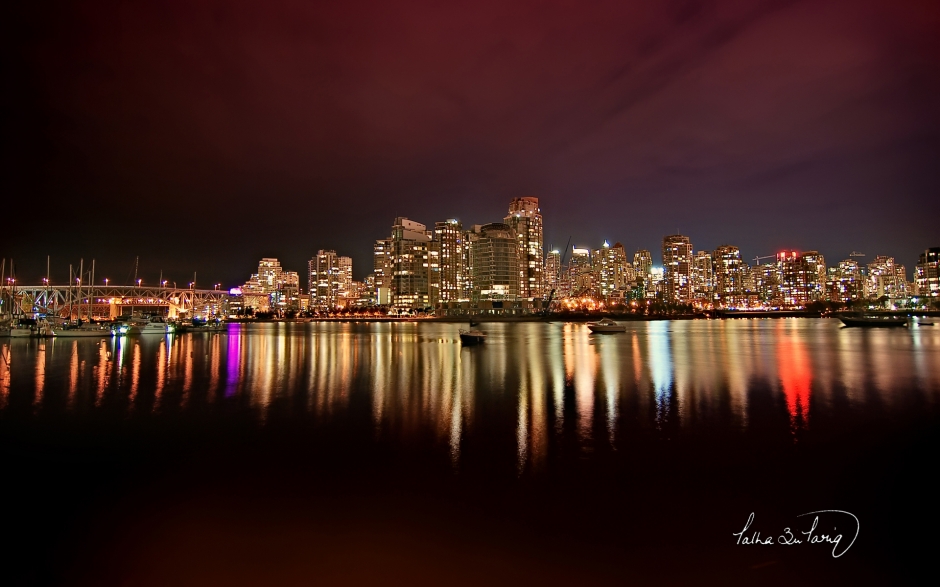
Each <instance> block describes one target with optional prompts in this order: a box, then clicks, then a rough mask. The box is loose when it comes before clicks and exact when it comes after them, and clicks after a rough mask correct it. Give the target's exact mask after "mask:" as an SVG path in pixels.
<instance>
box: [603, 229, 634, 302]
mask: <svg viewBox="0 0 940 587" xmlns="http://www.w3.org/2000/svg"><path fill="white" fill-rule="evenodd" d="M594 266H595V276H596V280H597V286H598V289H599V290H600V294H601V295H602V296H604V297H605V298H606V297H610V296H618V297H623V294H624V292H626V291H628V290H629V289H630V286H631V285H632V284H630V283H629V282H630V277H631V274H632V273H633V268H632V267H631V266H630V264H629V263H627V254H626V252H625V251H624V249H623V245H622V244H620V243H615V244H614V246H610V243H608V242H607V241H604V246H603V247H602V248H600V249H597V250H596V251H594Z"/></svg>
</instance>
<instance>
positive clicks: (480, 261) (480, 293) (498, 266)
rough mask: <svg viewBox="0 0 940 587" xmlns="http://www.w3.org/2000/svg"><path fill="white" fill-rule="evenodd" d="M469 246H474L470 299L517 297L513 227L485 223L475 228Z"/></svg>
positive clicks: (517, 273)
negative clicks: (471, 294)
mask: <svg viewBox="0 0 940 587" xmlns="http://www.w3.org/2000/svg"><path fill="white" fill-rule="evenodd" d="M475 228H476V227H475ZM470 246H471V247H472V249H473V251H472V260H473V268H472V269H473V296H472V299H473V300H509V301H513V300H516V299H518V298H519V284H520V281H519V264H518V259H517V257H516V254H517V252H518V246H517V241H516V233H515V231H513V229H512V228H511V227H510V226H508V225H506V224H502V223H499V222H493V223H490V224H484V225H482V226H479V227H478V232H476V231H475V238H473V239H472V242H471V243H470Z"/></svg>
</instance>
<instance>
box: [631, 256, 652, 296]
mask: <svg viewBox="0 0 940 587" xmlns="http://www.w3.org/2000/svg"><path fill="white" fill-rule="evenodd" d="M652 271H653V255H652V254H651V253H650V252H649V251H647V250H646V249H640V250H639V251H637V252H636V253H634V255H633V274H634V279H635V280H636V282H637V284H638V285H642V286H643V289H644V291H653V282H652Z"/></svg>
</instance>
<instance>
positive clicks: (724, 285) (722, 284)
mask: <svg viewBox="0 0 940 587" xmlns="http://www.w3.org/2000/svg"><path fill="white" fill-rule="evenodd" d="M714 266H715V296H716V298H717V299H718V306H719V307H721V308H743V307H746V306H747V291H748V288H747V284H746V283H745V281H746V278H747V277H748V267H747V263H745V262H744V260H743V259H741V251H740V249H738V247H735V246H733V245H721V246H720V247H718V248H717V249H715V253H714ZM752 287H756V284H755V286H752Z"/></svg>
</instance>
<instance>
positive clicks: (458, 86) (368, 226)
mask: <svg viewBox="0 0 940 587" xmlns="http://www.w3.org/2000/svg"><path fill="white" fill-rule="evenodd" d="M22 4H24V6H20V7H19V8H17V9H16V10H18V11H19V12H18V13H11V14H9V15H8V16H9V18H8V19H6V20H7V22H6V28H7V29H8V31H7V34H6V35H5V37H6V38H5V40H4V43H5V45H6V51H5V54H6V56H7V59H6V60H5V61H6V66H5V69H6V73H7V75H6V78H7V85H6V92H5V93H6V95H5V96H4V101H5V102H6V106H7V107H6V108H5V109H4V119H5V120H4V127H5V128H4V133H3V135H4V138H5V141H4V142H5V143H6V144H7V148H6V149H5V151H6V153H7V155H6V157H5V161H4V168H5V172H4V174H3V176H4V177H3V180H4V183H5V186H4V187H5V189H4V192H5V194H6V195H5V196H4V201H5V202H7V204H5V205H4V207H5V208H6V210H5V211H4V212H3V213H2V214H0V217H2V218H3V219H4V220H3V224H4V228H3V235H2V236H0V239H2V240H0V255H2V256H3V257H5V258H9V257H14V258H15V259H16V261H17V265H18V267H19V269H18V271H19V272H20V273H21V274H22V275H25V276H29V275H33V276H35V277H38V276H41V275H42V274H43V273H44V271H45V259H46V255H51V257H52V263H53V278H54V280H55V278H56V277H57V276H59V274H61V278H63V279H64V278H65V277H66V276H67V267H68V264H69V263H75V264H77V263H78V260H79V259H80V258H84V259H85V260H86V262H87V261H88V260H89V259H91V258H95V259H97V263H98V267H99V272H98V275H100V276H106V275H105V273H108V272H110V273H111V274H112V275H111V279H112V281H114V282H123V281H124V280H125V276H126V275H129V274H130V272H131V271H132V270H133V265H134V259H135V257H136V256H139V257H140V271H141V276H142V277H143V278H144V279H145V281H146V280H153V281H156V279H157V276H158V273H159V271H161V270H162V271H163V273H164V276H165V277H169V278H170V279H174V280H180V281H182V280H184V279H185V280H188V279H189V276H191V275H192V273H193V272H194V271H198V273H199V275H200V281H203V283H205V284H210V283H214V282H223V283H225V284H226V285H236V284H238V283H240V282H242V281H244V280H245V279H247V277H248V275H249V274H250V273H251V272H252V271H254V270H256V266H257V261H258V259H259V258H260V257H262V256H275V257H278V258H280V259H281V261H282V264H283V265H284V266H285V267H286V268H288V269H292V270H296V271H299V272H301V273H303V272H304V271H305V269H306V260H307V259H309V258H310V257H311V256H313V255H314V254H315V253H316V251H317V250H318V249H335V250H337V251H338V252H340V253H341V254H346V255H350V256H352V257H353V261H354V271H355V274H356V277H357V278H362V277H363V276H364V275H365V274H366V273H368V272H369V270H370V268H371V258H372V254H371V252H372V248H371V247H372V242H373V241H374V240H375V239H377V238H382V237H385V236H387V235H388V232H389V228H390V226H391V224H392V221H393V220H394V218H395V217H396V216H406V217H408V218H411V219H413V220H417V221H419V222H424V223H426V224H433V223H434V222H435V221H438V220H444V219H446V218H458V219H460V220H461V221H462V222H463V223H464V225H470V224H476V223H485V222H493V221H498V220H500V219H501V218H502V217H503V216H504V215H505V213H506V210H507V207H508V204H509V201H510V200H511V199H512V198H514V197H518V196H537V197H539V198H540V202H541V206H542V211H543V214H544V218H545V234H546V246H548V245H549V244H554V245H556V246H564V244H565V242H566V241H567V240H568V238H569V237H571V239H572V243H573V244H577V245H582V246H592V247H597V246H599V245H600V244H601V243H602V242H603V241H604V240H605V239H607V240H609V241H610V242H615V241H620V242H622V243H623V244H624V245H625V246H626V247H627V249H628V250H629V251H631V252H632V251H634V250H636V249H638V248H647V249H650V250H652V251H653V252H654V258H658V257H659V250H660V248H661V243H662V237H663V236H664V235H666V234H673V233H675V232H676V231H677V230H678V231H680V232H681V233H682V234H686V235H688V236H690V237H691V238H692V242H693V245H694V246H695V248H696V249H713V248H714V247H716V246H718V245H721V244H734V245H738V246H739V247H741V249H742V252H743V254H744V256H745V257H748V258H753V257H754V256H755V255H768V254H773V253H774V252H777V251H779V250H782V249H784V248H788V249H796V250H810V249H818V250H820V251H821V252H823V253H824V254H825V255H826V258H827V261H828V262H829V263H830V264H833V263H835V262H837V261H838V260H840V259H842V258H846V257H847V256H848V254H849V253H850V252H851V251H853V250H856V251H860V252H863V253H865V254H866V255H867V256H868V259H871V258H872V257H874V256H875V255H878V254H887V255H892V256H895V257H896V258H897V260H898V262H900V263H903V264H905V265H907V267H908V272H909V274H910V270H911V269H912V266H913V264H914V263H915V262H916V257H917V254H918V252H921V251H923V250H924V249H925V248H927V247H929V246H940V228H938V226H940V223H938V221H937V219H938V218H940V204H938V202H940V3H938V2H935V1H905V0H900V1H899V0H893V1H878V2H875V1H866V0H831V1H827V0H814V1H812V2H810V1H754V0H741V1H727V2H721V1H720V2H697V1H693V0H688V1H686V0H681V1H673V2H666V1H663V2H641V1H623V0H620V1H617V2H575V1H572V2H546V1H540V2H511V1H505V0H504V1H492V2H491V1H489V0H478V1H475V2H466V3H462V2H453V1H433V2H432V1H424V2H401V1H399V2H355V1H350V2H342V3H339V2H322V3H317V2H303V1H286V2H245V1H237V0H236V1H233V0H225V1H217V2H216V1H204V2H159V3H140V2H135V3H132V2H96V3H62V4H57V3H53V2H30V3H22ZM304 281H305V280H304ZM304 285H306V284H305V283H304Z"/></svg>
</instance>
